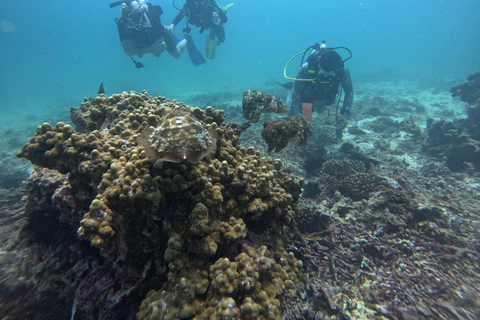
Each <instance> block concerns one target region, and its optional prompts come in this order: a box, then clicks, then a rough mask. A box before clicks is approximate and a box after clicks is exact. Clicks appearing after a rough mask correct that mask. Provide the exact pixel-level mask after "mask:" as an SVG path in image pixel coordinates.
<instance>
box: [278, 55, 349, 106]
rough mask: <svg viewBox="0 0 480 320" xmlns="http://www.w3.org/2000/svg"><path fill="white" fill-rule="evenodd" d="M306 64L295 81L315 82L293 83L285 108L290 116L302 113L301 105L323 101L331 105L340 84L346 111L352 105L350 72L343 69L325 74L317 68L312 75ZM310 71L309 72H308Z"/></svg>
mask: <svg viewBox="0 0 480 320" xmlns="http://www.w3.org/2000/svg"><path fill="white" fill-rule="evenodd" d="M309 69H311V68H309V64H308V62H307V63H305V64H304V65H303V66H302V67H301V68H300V70H299V71H298V74H297V79H312V78H314V79H315V81H301V80H300V81H299V80H297V81H295V83H294V84H293V87H292V89H291V90H290V92H289V95H288V98H287V106H288V108H289V109H290V110H289V114H290V115H296V114H301V113H302V103H314V102H315V101H318V100H323V101H325V105H327V106H328V105H331V104H333V103H334V102H335V98H336V96H337V95H338V89H339V87H340V84H341V85H342V88H343V90H344V91H345V97H344V99H343V108H342V109H345V108H347V109H348V110H349V109H350V108H351V107H352V103H353V85H352V79H351V77H350V71H348V69H347V68H345V67H343V68H341V69H338V70H334V71H331V72H325V71H324V70H322V68H321V67H320V66H319V67H318V69H317V70H314V73H311V70H309ZM309 71H310V72H309Z"/></svg>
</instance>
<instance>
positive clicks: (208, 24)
mask: <svg viewBox="0 0 480 320" xmlns="http://www.w3.org/2000/svg"><path fill="white" fill-rule="evenodd" d="M174 5H175V2H174ZM231 5H232V4H229V5H227V6H225V7H224V8H223V9H222V8H220V7H219V6H218V4H217V2H215V0H186V2H185V4H184V5H183V7H182V9H178V8H177V9H178V10H180V12H179V13H178V15H177V16H176V17H175V19H173V21H172V24H171V25H170V26H168V27H167V28H166V29H167V31H171V30H172V29H173V28H174V27H175V26H176V25H177V24H178V23H179V22H180V21H182V19H183V17H186V20H187V21H186V23H187V26H186V28H185V29H184V30H183V31H184V32H187V33H189V32H190V27H189V26H188V23H191V24H193V25H194V26H196V27H200V33H203V31H204V30H208V29H210V33H209V35H208V38H207V43H206V51H205V53H206V56H207V58H209V59H213V58H215V51H216V48H217V45H220V44H221V43H222V42H224V41H225V29H224V28H223V24H224V23H225V22H227V20H228V18H227V15H226V14H225V12H226V10H227V9H228V8H230V6H231ZM175 8H176V7H175Z"/></svg>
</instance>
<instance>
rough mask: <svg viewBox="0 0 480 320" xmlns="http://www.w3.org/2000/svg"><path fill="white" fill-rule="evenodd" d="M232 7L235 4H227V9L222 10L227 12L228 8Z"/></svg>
mask: <svg viewBox="0 0 480 320" xmlns="http://www.w3.org/2000/svg"><path fill="white" fill-rule="evenodd" d="M231 6H233V2H232V3H229V4H227V5H226V6H225V7H223V8H222V10H223V11H224V12H225V11H227V10H228V8H230V7H231Z"/></svg>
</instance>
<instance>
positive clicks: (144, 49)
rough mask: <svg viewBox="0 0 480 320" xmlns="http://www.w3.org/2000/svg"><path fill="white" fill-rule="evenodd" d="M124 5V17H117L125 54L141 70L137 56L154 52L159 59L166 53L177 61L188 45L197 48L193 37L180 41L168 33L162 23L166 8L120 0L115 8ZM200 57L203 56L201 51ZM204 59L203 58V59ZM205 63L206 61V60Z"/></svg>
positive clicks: (141, 1)
mask: <svg viewBox="0 0 480 320" xmlns="http://www.w3.org/2000/svg"><path fill="white" fill-rule="evenodd" d="M119 5H121V6H122V16H121V17H120V19H118V18H116V19H115V22H116V23H117V28H118V35H119V37H120V42H121V44H122V47H123V50H124V51H125V53H126V54H127V55H128V56H130V58H131V59H132V61H133V63H134V64H135V67H136V68H137V69H139V68H143V67H144V65H143V64H142V63H141V62H138V61H135V59H133V56H137V55H138V56H140V57H141V56H142V55H144V54H146V53H151V54H153V55H154V56H155V57H159V56H160V55H161V54H162V53H163V52H164V51H165V50H167V52H168V53H170V55H172V56H173V57H175V58H178V57H180V55H181V54H182V52H183V50H185V48H186V47H187V46H190V47H192V46H193V47H194V44H193V41H192V40H191V38H189V39H187V38H186V39H183V40H179V39H177V38H176V37H175V36H173V34H169V32H166V30H165V27H164V26H163V25H162V23H161V22H160V15H161V14H162V13H163V10H162V7H160V6H158V5H155V6H154V5H152V4H151V3H149V2H148V1H145V0H138V1H126V2H125V1H123V0H122V1H116V2H113V3H111V4H110V7H111V8H114V7H117V6H119ZM197 52H198V54H200V56H201V55H202V54H201V53H200V52H199V51H198V50H197ZM202 58H203V56H202ZM204 60H205V59H204Z"/></svg>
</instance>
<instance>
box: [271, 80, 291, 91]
mask: <svg viewBox="0 0 480 320" xmlns="http://www.w3.org/2000/svg"><path fill="white" fill-rule="evenodd" d="M275 83H276V84H278V85H281V86H282V87H284V88H285V89H287V90H292V88H293V82H287V83H280V82H277V81H275Z"/></svg>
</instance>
